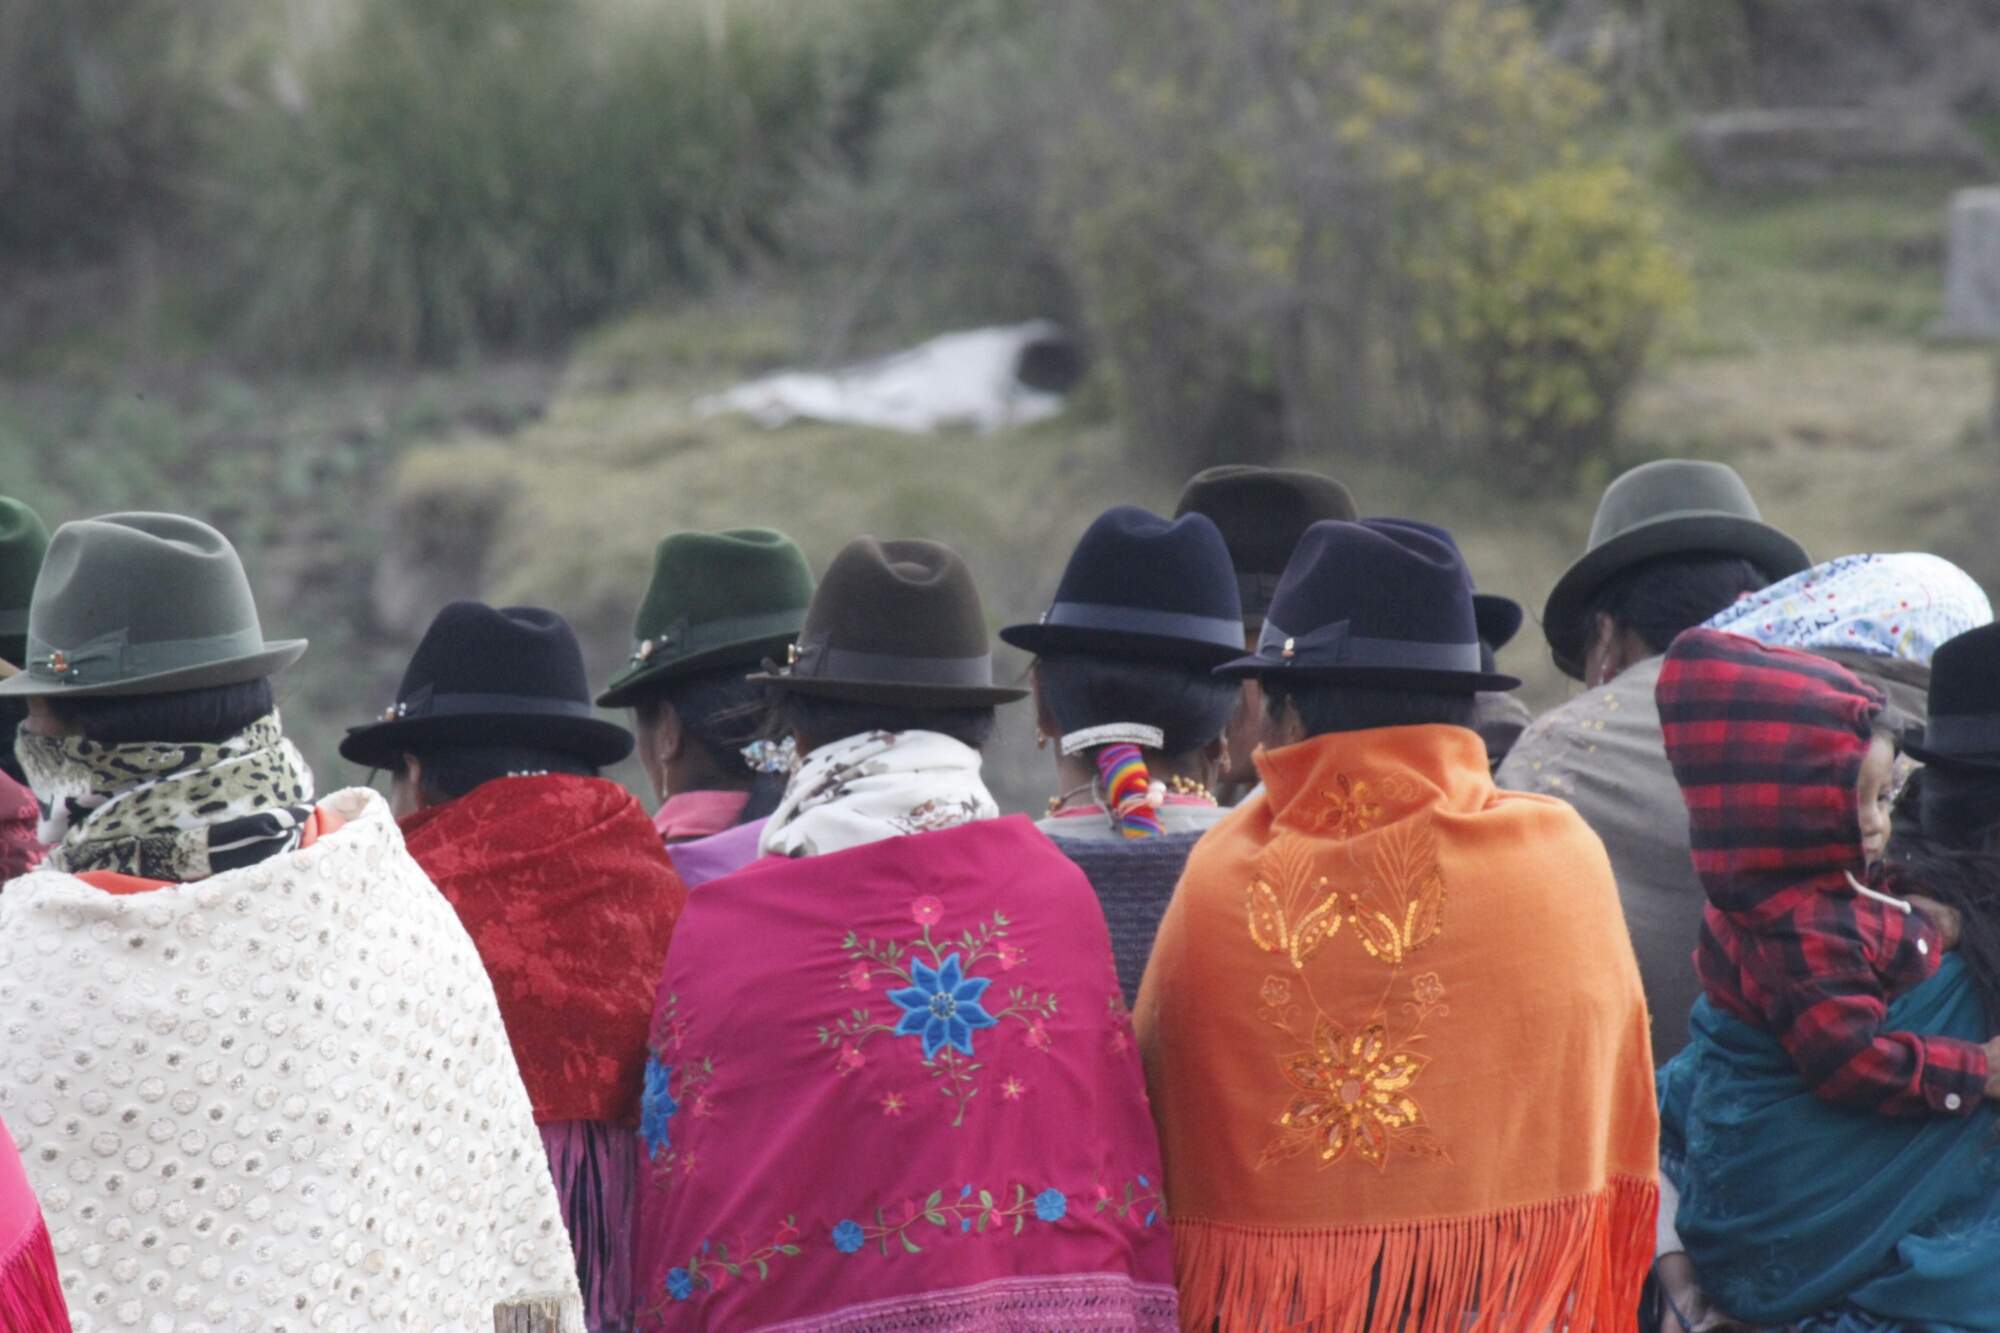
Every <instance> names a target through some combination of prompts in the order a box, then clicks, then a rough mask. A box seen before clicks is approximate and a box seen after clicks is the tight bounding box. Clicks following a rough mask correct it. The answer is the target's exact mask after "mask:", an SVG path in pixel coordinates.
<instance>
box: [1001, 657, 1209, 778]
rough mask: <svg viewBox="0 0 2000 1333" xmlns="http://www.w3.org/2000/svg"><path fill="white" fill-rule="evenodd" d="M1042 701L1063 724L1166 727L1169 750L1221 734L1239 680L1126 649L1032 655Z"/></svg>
mask: <svg viewBox="0 0 2000 1333" xmlns="http://www.w3.org/2000/svg"><path fill="white" fill-rule="evenodd" d="M1035 678H1036V680H1037V681H1038V682H1039V684H1040V686H1041V698H1042V706H1043V707H1044V708H1046V709H1047V710H1048V713H1049V716H1050V717H1052V718H1054V719H1055V723H1056V726H1058V727H1059V728H1061V729H1062V730H1063V731H1065V732H1071V731H1081V730H1083V729H1084V728H1085V727H1096V726H1102V725H1104V724H1105V723H1107V722H1143V723H1145V724H1146V725H1148V726H1154V727H1158V728H1159V729H1160V730H1161V731H1163V732H1165V733H1166V736H1165V739H1163V740H1162V741H1161V743H1160V753H1161V754H1162V755H1165V756H1166V757H1168V758H1170V759H1171V758H1173V757H1175V756H1177V755H1183V754H1186V753H1188V752H1189V751H1191V750H1199V749H1200V748H1201V747H1203V746H1204V745H1207V744H1208V743H1210V742H1211V741H1213V740H1214V739H1215V738H1216V737H1217V736H1220V735H1221V734H1222V729H1223V728H1224V727H1226V726H1228V725H1229V715H1230V714H1231V713H1233V712H1235V711H1236V705H1237V702H1238V700H1240V699H1241V698H1242V697H1243V691H1242V688H1241V687H1240V686H1239V685H1238V684H1237V683H1236V682H1235V681H1233V680H1224V679H1222V678H1221V677H1219V676H1217V675H1215V674H1214V673H1212V672H1210V671H1209V670H1207V669H1206V668H1205V667H1198V666H1187V665H1182V664H1180V663H1176V662H1154V661H1141V660H1138V659H1135V658H1125V657H1076V656H1061V657H1044V658H1039V659H1037V661H1036V662H1035Z"/></svg>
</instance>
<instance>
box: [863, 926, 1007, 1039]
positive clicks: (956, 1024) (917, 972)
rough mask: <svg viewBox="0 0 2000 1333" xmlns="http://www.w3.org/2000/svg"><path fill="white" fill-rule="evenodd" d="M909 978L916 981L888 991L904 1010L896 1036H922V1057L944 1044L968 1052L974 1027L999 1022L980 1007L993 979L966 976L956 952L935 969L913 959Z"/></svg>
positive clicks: (891, 997) (984, 1026)
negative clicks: (981, 998) (981, 999)
mask: <svg viewBox="0 0 2000 1333" xmlns="http://www.w3.org/2000/svg"><path fill="white" fill-rule="evenodd" d="M910 980H912V981H914V982H915V983H916V984H915V985H914V986H908V987H905V988H904V989H902V990H892V991H890V992H889V998H890V999H891V1000H892V1001H894V1002H895V1003H896V1004H897V1005H899V1006H901V1007H902V1009H903V1017H902V1019H901V1021H899V1022H898V1023H897V1024H896V1035H897V1036H899V1037H922V1038H923V1042H924V1059H925V1060H929V1059H931V1058H932V1057H933V1056H935V1055H936V1054H937V1053H938V1050H939V1048H941V1047H943V1046H945V1045H946V1044H949V1045H950V1046H951V1047H952V1048H953V1049H955V1050H957V1051H958V1052H959V1053H960V1054H961V1055H971V1054H972V1033H973V1030H974V1029H976V1028H990V1027H992V1026H993V1025H994V1024H995V1023H996V1022H998V1021H999V1020H997V1019H995V1018H994V1017H993V1015H991V1014H989V1013H987V1012H986V1011H985V1010H984V1009H982V1008H980V1006H979V997H980V996H982V995H984V994H985V993H986V988H987V987H988V986H990V985H992V984H993V981H992V978H990V977H968V976H966V975H965V973H964V971H963V970H962V969H961V968H960V967H959V965H958V955H957V954H956V953H953V954H947V955H946V956H945V960H944V965H943V966H942V967H939V968H937V969H936V970H932V969H931V968H929V967H926V966H925V965H924V964H922V963H920V962H917V961H916V960H914V959H912V960H911V962H910Z"/></svg>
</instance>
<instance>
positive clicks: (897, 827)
mask: <svg viewBox="0 0 2000 1333" xmlns="http://www.w3.org/2000/svg"><path fill="white" fill-rule="evenodd" d="M979 764H980V759H979V751H977V750H975V749H973V748H972V747H971V746H969V745H966V744H965V743H964V742H962V741H956V740H953V739H952V738H951V737H949V736H946V735H943V734H941V733H939V732H935V731H864V732H862V733H861V734H859V735H856V736H848V737H846V738H844V739H842V740H837V741H835V742H833V743H832V744H830V745H822V746H820V747H819V748H818V749H817V750H814V751H813V752H812V753H811V754H809V755H807V756H806V757H805V758H804V760H802V761H801V762H800V764H799V767H798V771H797V772H795V773H793V774H792V780H791V781H790V782H789V783H788V784H786V787H785V797H784V799H783V800H782V801H780V802H778V808H777V809H775V810H773V811H772V812H771V817H770V818H769V819H768V820H766V821H765V822H764V832H763V834H762V836H761V838H760V841H759V847H758V849H759V850H760V851H762V852H763V853H764V854H765V855H767V856H768V855H772V854H776V855H778V856H825V855H826V854H827V853H829V852H844V851H847V850H848V849H849V848H852V847H864V846H866V845H867V844H869V843H871V842H880V841H882V840H883V839H884V838H894V837H900V836H903V835H905V834H910V833H932V832H935V831H936V830H938V829H946V828H957V827H958V826H959V825H960V824H970V823H972V822H973V821H974V820H976V819H997V818H999V817H1000V807H999V806H997V805H995V804H994V803H993V797H992V795H991V794H990V793H989V792H988V791H987V790H986V784H985V783H984V782H982V781H981V780H980V777H979Z"/></svg>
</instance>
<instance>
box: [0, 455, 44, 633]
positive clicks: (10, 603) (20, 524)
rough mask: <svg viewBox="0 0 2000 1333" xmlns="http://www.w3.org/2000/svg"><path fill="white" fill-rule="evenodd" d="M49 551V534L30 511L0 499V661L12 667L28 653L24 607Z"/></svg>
mask: <svg viewBox="0 0 2000 1333" xmlns="http://www.w3.org/2000/svg"><path fill="white" fill-rule="evenodd" d="M48 549H49V530H48V529H47V528H45V527H43V526H42V520H41V518H40V517H39V516H38V515H37V514H36V513H35V511H34V510H32V509H30V508H28V506H26V505H24V504H22V503H21V502H20V501H19V500H13V499H9V498H7V497H6V496H4V495H0V661H6V662H9V663H11V664H12V665H14V666H19V665H21V659H22V658H23V657H25V656H27V650H28V603H29V602H31V601H32V600H33V599H34V596H35V576H36V575H37V574H39V573H41V570H42V556H43V555H44V554H45V553H46V552H47V551H48Z"/></svg>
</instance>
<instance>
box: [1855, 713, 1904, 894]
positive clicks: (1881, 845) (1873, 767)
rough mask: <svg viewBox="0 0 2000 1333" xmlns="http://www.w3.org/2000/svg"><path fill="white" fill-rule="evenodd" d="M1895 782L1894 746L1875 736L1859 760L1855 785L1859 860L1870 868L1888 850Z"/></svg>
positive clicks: (1890, 742)
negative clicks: (1858, 818) (1858, 808)
mask: <svg viewBox="0 0 2000 1333" xmlns="http://www.w3.org/2000/svg"><path fill="white" fill-rule="evenodd" d="M1895 782H1896V743H1895V742H1894V741H1892V740H1891V739H1890V738H1889V737H1887V736H1884V735H1880V734H1877V735H1876V737H1875V739H1874V740H1873V741H1872V742H1870V743H1869V746H1868V753H1867V755H1866V756H1864V757H1863V758H1862V760H1861V776H1860V777H1859V778H1858V779H1856V781H1855V784H1854V794H1855V797H1856V799H1857V800H1858V801H1859V803H1860V814H1861V859H1862V861H1863V862H1865V863H1866V864H1868V865H1871V866H1872V865H1874V864H1875V863H1876V862H1878V861H1880V860H1881V859H1882V857H1883V855H1884V854H1885V853H1887V852H1888V850H1889V826H1890V819H1889V810H1890V807H1891V806H1892V805H1893V804H1894V802H1895V798H1896V791H1895Z"/></svg>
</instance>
